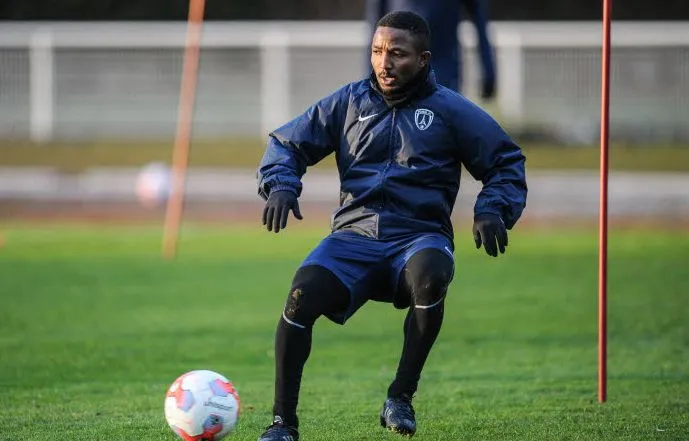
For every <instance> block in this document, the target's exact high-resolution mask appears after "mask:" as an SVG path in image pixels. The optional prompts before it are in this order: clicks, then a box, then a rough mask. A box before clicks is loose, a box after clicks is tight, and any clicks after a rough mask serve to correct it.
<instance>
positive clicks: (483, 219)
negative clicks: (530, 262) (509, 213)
mask: <svg viewBox="0 0 689 441" xmlns="http://www.w3.org/2000/svg"><path fill="white" fill-rule="evenodd" d="M472 231H473V233H474V242H475V243H476V248H477V249H478V248H481V243H483V246H484V248H485V249H486V253H488V255H490V256H493V257H498V249H499V250H500V253H501V254H504V253H505V247H506V246H507V228H505V223H504V222H503V221H502V219H501V218H500V216H497V215H495V214H490V213H481V214H477V215H476V216H474V227H473V228H472ZM496 242H497V246H496Z"/></svg>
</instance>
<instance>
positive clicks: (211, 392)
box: [165, 370, 239, 441]
mask: <svg viewBox="0 0 689 441" xmlns="http://www.w3.org/2000/svg"><path fill="white" fill-rule="evenodd" d="M238 417H239V395H238V394H237V391H236V390H235V388H234V385H233V384H232V382H230V381H229V380H228V379H227V378H225V377H223V376H222V375H220V374H218V373H217V372H213V371H208V370H198V371H191V372H187V373H186V374H184V375H182V376H180V377H179V378H177V379H176V380H175V381H174V383H172V385H171V386H170V388H169V389H168V391H167V394H166V395H165V419H166V420H167V423H168V425H169V426H170V428H171V429H172V430H173V431H174V432H175V433H176V434H177V435H179V437H180V438H182V439H183V440H184V441H217V440H219V439H222V438H224V437H225V436H226V435H227V434H229V433H230V432H231V431H232V429H234V426H235V425H236V424H237V418H238Z"/></svg>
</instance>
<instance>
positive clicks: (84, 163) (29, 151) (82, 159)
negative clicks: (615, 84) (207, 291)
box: [0, 139, 689, 172]
mask: <svg viewBox="0 0 689 441" xmlns="http://www.w3.org/2000/svg"><path fill="white" fill-rule="evenodd" d="M172 146H173V142H172V140H170V141H168V142H164V141H161V142H129V143H127V142H109V141H95V142H88V143H81V144H80V143H76V144H74V143H71V144H70V143H67V144H50V145H34V144H31V143H27V142H12V141H6V140H5V141H2V142H0V166H48V167H56V168H58V169H60V170H63V171H66V172H79V171H82V170H84V169H86V168H89V167H93V166H102V167H104V166H108V167H111V166H133V167H140V166H142V165H143V164H146V163H148V162H153V161H163V162H169V161H170V160H171V158H172ZM264 147H265V143H264V142H263V141H261V140H259V139H227V140H217V141H212V140H210V141H195V142H194V143H193V145H192V149H191V155H190V164H191V165H193V166H210V167H244V168H245V167H249V168H255V167H256V166H257V164H258V162H259V161H260V160H261V155H262V154H263V149H264ZM522 147H523V149H524V152H525V154H526V157H527V165H528V167H529V169H530V170H537V169H593V170H595V169H598V167H599V161H600V159H599V157H600V153H599V149H598V146H589V145H585V146H576V147H575V146H570V147H559V148H557V147H553V146H548V145H542V144H530V143H524V144H523V145H522ZM334 165H335V161H334V160H333V158H332V157H329V158H327V159H326V160H324V161H323V164H322V166H323V167H333V166H334ZM319 166H321V165H319ZM610 167H611V169H613V170H638V171H687V170H689V145H685V144H677V145H671V144H653V145H641V146H630V145H624V144H614V145H611V148H610Z"/></svg>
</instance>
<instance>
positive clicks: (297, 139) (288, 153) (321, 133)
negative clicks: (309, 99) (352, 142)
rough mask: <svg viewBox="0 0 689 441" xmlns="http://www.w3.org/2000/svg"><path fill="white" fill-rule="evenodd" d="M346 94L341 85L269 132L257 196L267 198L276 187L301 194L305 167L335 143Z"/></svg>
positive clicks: (341, 121) (318, 158)
mask: <svg viewBox="0 0 689 441" xmlns="http://www.w3.org/2000/svg"><path fill="white" fill-rule="evenodd" d="M347 98H348V94H347V93H346V90H345V88H343V89H340V90H338V91H337V92H335V93H333V94H332V95H330V96H328V97H326V98H324V99H322V100H320V101H319V102H317V103H316V104H314V105H313V106H311V107H310V108H309V109H308V110H306V112H304V113H303V114H301V115H299V116H298V117H296V118H294V119H293V120H291V121H289V122H288V123H287V124H285V125H283V126H282V127H280V128H278V129H277V130H275V131H273V132H271V133H270V135H269V136H268V145H267V147H266V150H265V153H264V154H263V159H261V163H260V165H259V168H258V173H257V177H258V194H259V196H261V197H262V198H263V199H267V198H268V195H270V192H271V191H278V190H287V191H291V192H293V193H295V194H296V195H297V196H300V195H301V190H302V184H301V178H302V176H303V175H304V173H306V168H307V167H308V166H311V165H314V164H316V163H318V162H319V161H320V160H321V159H323V158H325V157H326V156H328V155H329V154H330V153H332V152H333V151H334V150H335V149H337V147H338V144H339V138H340V135H339V134H340V133H341V127H342V126H343V124H344V118H345V116H346V106H347Z"/></svg>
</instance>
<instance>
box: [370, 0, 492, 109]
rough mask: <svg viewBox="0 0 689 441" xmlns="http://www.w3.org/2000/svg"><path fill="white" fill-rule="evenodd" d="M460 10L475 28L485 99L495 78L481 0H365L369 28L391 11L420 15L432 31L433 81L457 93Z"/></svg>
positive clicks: (458, 88) (486, 23) (460, 81)
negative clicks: (435, 80)
mask: <svg viewBox="0 0 689 441" xmlns="http://www.w3.org/2000/svg"><path fill="white" fill-rule="evenodd" d="M462 9H464V11H466V12H467V13H468V15H469V18H470V19H471V21H472V22H473V24H474V27H475V28H476V36H477V40H478V52H479V58H480V63H481V84H480V95H481V98H482V99H483V100H486V101H488V100H491V99H492V98H493V97H494V95H495V81H496V79H495V78H496V77H495V58H494V53H493V47H492V45H491V42H490V38H489V37H488V29H487V27H488V12H487V8H486V5H485V0H366V21H367V22H368V23H369V25H370V26H371V29H373V28H374V27H375V23H376V22H377V21H378V20H379V19H380V18H381V17H382V16H384V15H385V14H387V13H389V12H391V11H402V10H405V11H412V12H415V13H416V14H418V15H420V16H421V17H423V18H424V19H425V20H426V22H428V25H429V27H430V28H431V30H432V31H433V39H432V42H431V50H430V52H431V53H432V54H433V59H432V60H431V65H432V66H433V71H434V72H435V75H436V78H437V81H438V83H440V84H442V85H443V86H445V87H448V88H450V89H452V90H456V91H458V92H460V93H461V92H462V51H461V44H460V41H459V39H458V37H457V29H458V26H459V24H460V22H461V19H462V18H461V17H462V12H463V11H462ZM367 50H368V48H367ZM367 58H368V55H367Z"/></svg>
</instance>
